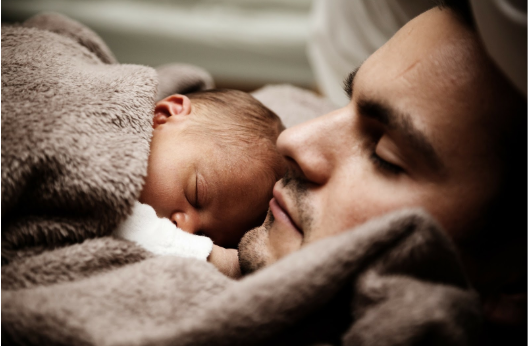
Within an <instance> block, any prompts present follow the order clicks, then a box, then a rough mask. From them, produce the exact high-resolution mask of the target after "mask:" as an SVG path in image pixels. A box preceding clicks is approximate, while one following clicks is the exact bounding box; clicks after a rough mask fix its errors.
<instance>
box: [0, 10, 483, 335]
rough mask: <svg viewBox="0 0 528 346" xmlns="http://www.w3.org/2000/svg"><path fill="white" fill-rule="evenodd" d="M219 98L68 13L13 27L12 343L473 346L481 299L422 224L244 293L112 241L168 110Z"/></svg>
mask: <svg viewBox="0 0 528 346" xmlns="http://www.w3.org/2000/svg"><path fill="white" fill-rule="evenodd" d="M158 80H159V81H160V83H159V86H158V85H157V83H158ZM211 84H212V80H211V79H210V77H208V75H207V74H206V73H205V72H203V71H202V70H200V69H197V68H195V67H191V66H188V65H174V66H172V67H167V66H165V67H163V68H161V69H159V70H158V73H156V71H155V70H154V69H151V68H148V67H144V66H135V65H120V64H117V63H116V61H115V58H114V57H113V56H112V54H111V52H110V50H109V49H108V48H107V47H106V45H105V44H104V43H103V42H102V41H101V40H100V39H99V38H98V37H97V36H96V35H95V34H94V33H93V32H91V31H90V30H89V29H87V28H85V27H84V26H82V25H80V24H79V23H76V22H74V21H72V20H70V19H67V18H65V17H62V16H59V15H50V14H48V15H41V16H37V17H35V18H33V19H31V20H29V21H28V22H26V23H24V24H23V25H20V26H16V27H4V28H3V30H2V135H1V136H2V143H1V146H2V147H1V149H2V163H1V165H2V186H1V188H2V341H3V342H5V343H6V344H24V345H25V344H32V345H43V344H46V345H48V344H57V345H92V344H97V345H146V344H149V345H168V344H177V345H233V344H240V345H248V344H252V345H257V344H261V345H280V344H282V345H314V344H318V345H321V344H332V345H334V344H335V345H339V344H344V345H417V344H437V345H439V344H449V345H469V344H471V343H472V342H473V340H474V338H475V336H476V333H477V332H478V326H479V321H480V311H479V302H478V297H477V296H476V294H475V293H474V292H473V291H472V290H471V288H470V287H469V285H468V283H467V280H466V278H465V276H464V274H463V272H462V271H461V269H460V264H459V261H458V259H457V255H456V253H455V250H454V248H453V246H452V244H451V243H450V242H449V241H448V240H447V238H446V237H445V236H444V235H443V233H442V231H441V230H440V229H439V227H438V226H437V225H436V224H435V222H434V221H433V220H432V219H431V218H430V217H429V216H428V215H426V214H425V213H423V212H421V211H417V210H410V211H400V212H396V213H393V214H390V215H386V216H384V217H382V218H380V219H377V220H373V221H371V222H369V223H367V224H365V225H363V226H361V227H358V228H356V229H353V230H350V231H348V232H344V233H342V234H340V235H337V236H334V237H329V238H327V239H324V240H322V241H319V242H316V243H314V244H312V245H310V246H307V247H305V248H303V249H302V250H301V251H298V252H296V253H294V254H292V255H290V256H288V257H286V258H284V259H283V260H281V261H279V262H277V263H276V264H274V265H272V266H270V267H268V268H265V269H263V270H261V271H258V272H256V273H255V274H253V275H249V276H247V277H245V278H243V279H242V280H240V281H234V280H231V279H229V278H227V277H225V276H223V275H222V274H221V273H219V272H218V271H217V270H216V269H215V268H214V267H213V266H212V265H210V264H209V263H205V262H201V261H198V260H193V259H185V258H179V257H171V256H166V257H163V256H160V257H155V256H153V255H152V254H150V253H148V252H146V251H145V250H143V249H141V248H139V247H138V246H136V245H135V244H133V243H130V242H127V241H125V240H119V239H114V238H112V237H110V236H108V235H109V234H111V232H112V231H113V229H114V227H115V226H116V224H117V223H118V222H120V221H121V220H122V219H123V218H125V217H126V216H127V215H128V213H129V212H130V210H131V206H132V203H133V201H134V200H135V199H136V198H137V196H138V195H139V192H140V190H141V187H142V180H143V177H144V175H145V173H146V165H147V159H148V153H149V140H150V135H151V115H152V110H153V105H154V101H155V99H156V98H161V97H163V96H164V95H166V94H170V93H172V92H185V91H192V90H199V89H201V88H207V87H210V86H211ZM303 97H304V96H303ZM284 102H285V103H288V102H291V100H289V99H285V100H284ZM288 109H291V107H290V108H288Z"/></svg>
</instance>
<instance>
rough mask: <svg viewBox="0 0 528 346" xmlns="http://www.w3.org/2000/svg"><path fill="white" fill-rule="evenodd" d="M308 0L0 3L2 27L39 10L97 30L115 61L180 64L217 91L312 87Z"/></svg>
mask: <svg viewBox="0 0 528 346" xmlns="http://www.w3.org/2000/svg"><path fill="white" fill-rule="evenodd" d="M311 6H312V0H286V1H284V0H264V1H263V0H148V1H147V0H143V1H141V0H4V1H2V23H12V22H21V21H24V20H25V19H27V18H29V17H31V16H33V15H35V14H37V13H39V12H42V11H53V12H59V13H62V14H65V15H67V16H69V17H71V18H73V19H76V20H78V21H79V22H81V23H83V24H85V25H87V26H88V27H90V28H91V29H92V30H94V31H95V32H97V33H98V34H99V35H100V36H101V37H102V38H103V40H104V41H105V42H106V44H107V45H108V46H109V47H110V49H111V50H112V52H113V53H114V54H115V56H116V58H117V60H118V61H119V62H120V63H133V64H143V65H149V66H153V67H156V66H159V65H162V64H166V63H171V62H184V63H190V64H194V65H197V66H200V67H203V68H205V69H206V70H207V71H209V73H211V74H212V75H213V78H214V79H215V82H216V85H217V87H229V88H236V89H241V90H254V89H256V88H258V87H260V86H262V85H264V84H270V83H290V84H294V85H296V86H299V87H303V88H308V89H312V90H315V89H316V86H315V80H314V74H313V73H312V70H311V68H310V64H309V62H308V58H307V55H306V44H307V39H308V35H309V21H310V20H309V18H310V9H311Z"/></svg>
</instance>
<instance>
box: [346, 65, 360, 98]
mask: <svg viewBox="0 0 528 346" xmlns="http://www.w3.org/2000/svg"><path fill="white" fill-rule="evenodd" d="M360 67H361V65H359V66H358V67H356V69H355V70H354V71H352V72H350V74H349V75H348V76H347V77H346V78H345V80H344V81H343V90H344V91H345V93H346V94H347V96H348V99H349V100H350V99H352V92H353V91H354V79H355V78H356V74H357V72H358V70H359V68H360Z"/></svg>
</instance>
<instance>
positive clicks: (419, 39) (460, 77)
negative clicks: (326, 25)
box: [239, 8, 526, 340]
mask: <svg viewBox="0 0 528 346" xmlns="http://www.w3.org/2000/svg"><path fill="white" fill-rule="evenodd" d="M345 90H346V92H347V94H348V96H349V98H350V102H349V103H348V105H346V106H345V107H343V108H341V109H338V110H336V111H334V112H332V113H330V114H327V115H325V116H323V117H320V118H317V119H314V120H313V121H310V122H307V123H304V124H301V125H299V126H297V127H294V128H291V129H288V130H286V131H285V132H283V133H282V134H281V136H280V137H279V139H278V143H277V146H278V149H279V151H280V152H281V153H282V154H283V155H284V156H285V157H286V158H287V160H288V162H289V172H288V173H287V174H286V176H285V177H284V178H283V179H282V180H281V181H279V182H278V183H277V184H276V185H275V188H274V194H273V195H274V198H273V199H272V200H271V201H270V213H269V215H268V218H267V221H266V222H265V224H264V225H263V226H262V227H260V228H257V229H254V230H252V231H251V232H249V233H247V234H246V235H245V237H244V238H243V239H242V242H241V243H240V245H239V251H240V254H239V256H240V262H241V267H242V270H243V271H244V272H246V273H247V272H251V271H254V270H256V269H258V268H260V267H263V266H266V265H269V264H271V263H273V262H275V261H277V260H278V259H280V258H282V257H284V256H286V255H287V254H289V253H291V252H293V251H296V250H298V249H299V248H301V247H303V246H304V245H306V244H309V243H312V242H314V241H316V240H318V239H321V238H323V237H327V236H330V235H333V234H336V233H340V232H343V231H345V230H348V229H350V228H353V227H355V226H357V225H359V224H361V223H363V222H365V221H366V220H368V219H371V218H373V217H376V216H379V215H382V214H384V213H386V212H388V211H391V210H394V209H399V208H403V207H413V206H419V207H422V208H425V209H426V210H427V211H428V212H429V213H431V214H432V215H433V216H434V217H436V218H437V219H438V220H439V221H440V223H441V224H442V225H443V227H444V228H445V230H446V232H447V233H448V234H449V235H450V236H451V238H452V239H453V240H454V241H455V243H456V244H457V246H458V248H459V250H460V254H461V258H462V261H463V263H464V265H465V268H466V270H467V273H468V275H469V277H470V279H471V281H472V283H473V284H474V286H475V288H476V289H477V290H478V291H479V293H480V294H481V297H482V302H483V306H484V313H485V315H486V319H487V320H488V321H489V322H490V323H493V324H494V325H496V326H500V327H505V326H513V327H517V328H520V329H521V330H522V329H523V328H525V327H526V286H525V282H526V223H525V220H526V219H525V214H524V213H525V210H526V209H525V204H524V201H525V200H526V195H525V191H526V190H525V189H526V187H525V185H524V184H525V177H526V161H525V157H526V151H525V146H524V145H525V141H526V132H525V129H526V122H525V121H526V99H525V98H524V97H523V96H521V95H520V94H518V93H517V91H516V90H515V89H514V88H513V86H512V85H510V83H509V82H508V81H507V80H506V79H505V78H504V77H503V76H502V74H501V73H500V71H499V70H498V69H497V68H496V67H495V66H494V65H493V63H492V62H491V61H490V60H489V58H487V57H486V54H485V51H484V49H483V48H482V46H481V44H480V42H479V39H478V36H477V34H476V32H475V31H474V29H472V28H471V27H470V25H469V24H468V23H467V21H465V20H464V18H463V17H462V15H460V14H459V13H457V12H455V11H453V10H452V9H449V8H434V9H432V10H430V11H428V12H426V13H424V14H422V15H420V16H418V17H417V18H415V19H414V20H412V21H411V22H409V23H408V24H407V25H405V26H404V27H403V28H402V29H401V30H400V31H399V32H398V33H397V34H396V35H395V36H394V37H393V38H392V39H391V40H390V41H389V42H387V44H385V45H384V46H383V47H382V48H381V49H379V50H378V51H377V52H376V53H374V54H373V55H372V56H371V57H370V58H369V59H367V60H366V61H365V62H364V63H363V64H362V66H361V67H360V68H358V69H356V70H355V71H353V72H352V73H351V74H350V76H349V77H348V78H347V80H346V81H345ZM513 152H515V153H516V154H514V155H518V156H517V157H514V155H512V153H513ZM519 163H520V164H519ZM511 332H512V331H510V330H508V331H507V333H511ZM502 337H504V335H502ZM502 340H504V339H502Z"/></svg>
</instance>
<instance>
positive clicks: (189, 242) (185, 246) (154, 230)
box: [114, 201, 213, 260]
mask: <svg viewBox="0 0 528 346" xmlns="http://www.w3.org/2000/svg"><path fill="white" fill-rule="evenodd" d="M114 236H116V237H118V238H123V239H126V240H130V241H133V242H135V243H137V244H138V245H140V246H142V247H143V248H145V249H146V250H148V251H150V252H152V253H154V254H156V255H173V256H181V257H191V258H197V259H202V260H207V257H209V254H210V253H211V251H212V249H213V242H212V241H211V239H210V238H208V237H205V236H199V235H195V234H191V233H187V232H185V231H183V230H182V229H181V228H178V227H176V225H175V224H173V223H172V222H171V221H170V220H169V219H167V218H159V217H158V216H157V215H156V212H155V211H154V209H153V208H152V207H151V206H149V205H147V204H143V203H140V202H137V201H136V202H135V203H134V207H133V209H132V214H131V215H130V216H129V217H128V218H127V219H126V220H124V221H123V222H121V223H120V224H119V226H118V227H117V229H116V231H115V232H114Z"/></svg>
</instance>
